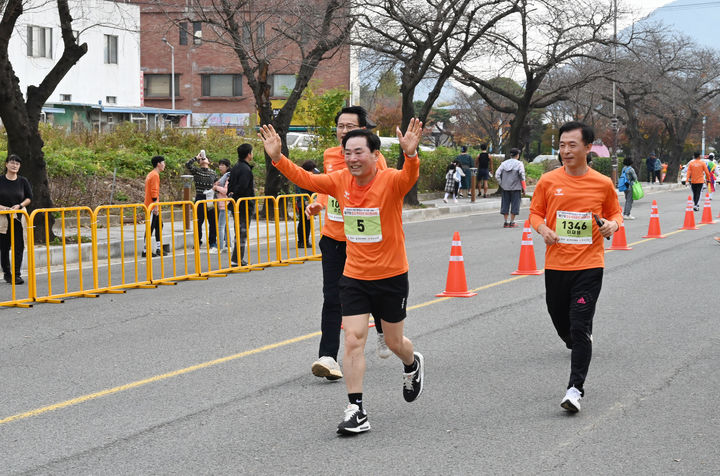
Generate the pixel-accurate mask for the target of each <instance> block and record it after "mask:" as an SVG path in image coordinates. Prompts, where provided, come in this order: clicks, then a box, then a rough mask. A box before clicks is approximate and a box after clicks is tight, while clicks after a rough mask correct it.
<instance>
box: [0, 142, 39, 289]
mask: <svg viewBox="0 0 720 476" xmlns="http://www.w3.org/2000/svg"><path fill="white" fill-rule="evenodd" d="M20 163H21V160H20V157H19V156H17V155H15V154H10V155H8V156H7V159H5V174H3V175H0V210H22V209H23V208H24V207H27V206H28V205H30V201H31V200H32V188H31V187H30V182H28V179H26V178H25V177H22V176H20V175H18V171H19V170H20ZM21 218H22V214H20V213H13V214H3V215H0V220H2V221H3V222H4V223H0V262H2V270H3V277H4V278H5V281H6V282H8V283H13V282H14V283H15V284H23V283H24V282H25V281H24V280H23V279H22V277H20V267H21V265H22V259H23V251H24V250H25V242H24V241H23V229H22V222H21V221H20V219H21ZM11 236H12V241H11ZM11 249H12V250H13V252H14V253H13V254H14V256H15V263H14V264H15V268H14V269H12V268H11V266H10V264H11V262H12V260H11V259H10V250H11ZM13 271H14V273H13ZM13 274H14V275H15V276H13Z"/></svg>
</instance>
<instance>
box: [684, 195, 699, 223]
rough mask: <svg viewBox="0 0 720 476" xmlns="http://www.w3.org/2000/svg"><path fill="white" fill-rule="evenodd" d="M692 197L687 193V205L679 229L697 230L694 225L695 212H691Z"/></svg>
mask: <svg viewBox="0 0 720 476" xmlns="http://www.w3.org/2000/svg"><path fill="white" fill-rule="evenodd" d="M694 205H695V204H694V203H693V199H692V197H691V196H689V195H688V201H687V205H686V206H685V222H684V223H683V226H681V227H680V229H681V230H698V229H699V228H698V227H696V226H695V213H693V206H694Z"/></svg>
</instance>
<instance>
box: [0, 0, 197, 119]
mask: <svg viewBox="0 0 720 476" xmlns="http://www.w3.org/2000/svg"><path fill="white" fill-rule="evenodd" d="M69 5H70V13H71V15H72V17H73V23H72V25H73V31H74V32H75V33H76V37H77V38H78V41H79V42H80V43H81V44H82V43H87V45H88V51H87V53H86V54H85V55H84V56H83V57H82V58H80V60H79V61H78V63H77V64H76V65H75V66H73V67H72V68H71V69H70V71H69V72H68V74H67V75H66V76H65V77H64V78H63V80H62V81H60V84H59V85H58V87H57V88H56V89H55V91H54V92H53V94H52V95H51V96H50V98H49V99H48V101H47V104H46V106H47V107H46V108H44V112H45V113H46V114H48V115H49V117H51V118H52V119H53V122H55V123H56V124H60V125H65V126H70V127H86V128H89V127H92V128H93V129H102V130H104V129H106V128H107V126H109V125H112V124H114V123H117V122H119V121H121V120H133V121H136V122H144V123H146V124H147V125H148V126H150V125H151V124H149V121H151V120H152V121H155V120H157V118H158V117H160V116H161V114H162V112H163V111H161V110H157V108H152V109H151V108H143V107H142V106H143V100H142V94H143V78H142V73H141V70H140V7H139V6H138V5H134V4H131V3H126V2H125V1H111V0H110V1H109V0H70V1H69ZM63 48H64V45H63V40H62V32H61V30H60V18H59V15H58V11H57V2H54V1H47V0H28V1H27V2H26V5H25V11H24V12H23V14H22V15H21V16H20V17H19V18H18V21H17V24H16V26H15V32H14V33H13V35H12V37H11V39H10V44H9V51H8V52H9V56H10V61H11V63H12V65H13V68H14V70H15V74H16V75H17V77H18V78H19V80H20V87H21V90H22V92H23V95H26V94H27V87H28V85H30V84H32V85H38V84H40V82H41V81H42V80H43V79H44V78H45V75H46V74H47V73H48V72H49V71H50V70H51V69H52V68H53V67H54V66H55V64H56V63H57V61H58V60H59V59H60V57H61V56H62V52H63ZM168 112H170V113H176V112H175V111H168ZM178 112H180V111H178ZM182 112H184V113H186V114H187V113H189V111H182ZM152 125H155V124H152Z"/></svg>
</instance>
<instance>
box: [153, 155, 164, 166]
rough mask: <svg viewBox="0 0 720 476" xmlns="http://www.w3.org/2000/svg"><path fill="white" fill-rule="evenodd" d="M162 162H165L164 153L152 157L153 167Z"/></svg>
mask: <svg viewBox="0 0 720 476" xmlns="http://www.w3.org/2000/svg"><path fill="white" fill-rule="evenodd" d="M160 162H165V157H163V156H162V155H156V156H155V157H153V158H152V159H150V163H151V164H152V166H153V168H155V167H157V166H158V164H159V163H160Z"/></svg>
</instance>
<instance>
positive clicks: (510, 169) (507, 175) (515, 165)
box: [495, 148, 525, 228]
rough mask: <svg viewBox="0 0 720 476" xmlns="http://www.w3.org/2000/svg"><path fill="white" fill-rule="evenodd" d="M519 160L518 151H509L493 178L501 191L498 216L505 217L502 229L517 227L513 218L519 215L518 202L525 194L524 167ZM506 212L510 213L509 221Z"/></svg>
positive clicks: (514, 149) (513, 149)
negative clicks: (508, 155)
mask: <svg viewBox="0 0 720 476" xmlns="http://www.w3.org/2000/svg"><path fill="white" fill-rule="evenodd" d="M519 158H520V149H516V148H512V149H510V157H508V158H507V159H505V160H504V161H503V163H502V164H500V167H498V169H497V172H495V178H496V179H497V181H498V185H499V186H500V188H501V189H502V200H501V202H500V214H501V215H502V216H503V217H505V223H504V224H503V228H515V227H516V226H517V224H516V223H515V217H516V216H517V215H518V214H519V213H520V200H521V199H522V194H523V193H525V166H524V165H523V163H522V162H521V161H520V160H519ZM508 212H510V220H509V221H508Z"/></svg>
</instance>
